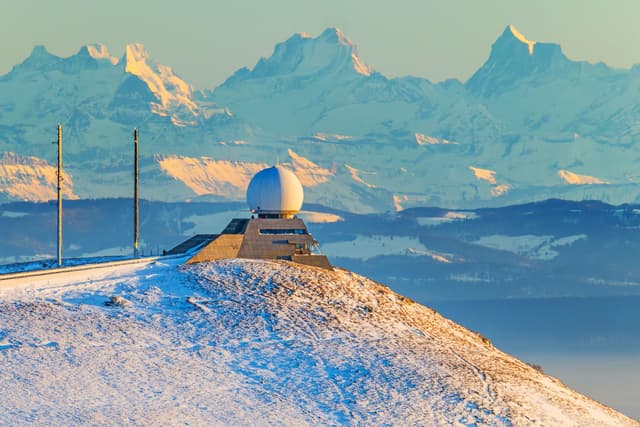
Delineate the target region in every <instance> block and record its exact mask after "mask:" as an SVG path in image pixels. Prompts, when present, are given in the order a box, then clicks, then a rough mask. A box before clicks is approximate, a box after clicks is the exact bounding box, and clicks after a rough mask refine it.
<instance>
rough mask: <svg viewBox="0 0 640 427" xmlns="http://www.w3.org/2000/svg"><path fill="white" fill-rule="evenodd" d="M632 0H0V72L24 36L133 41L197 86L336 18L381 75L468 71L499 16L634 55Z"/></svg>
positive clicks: (71, 42) (499, 27)
mask: <svg viewBox="0 0 640 427" xmlns="http://www.w3.org/2000/svg"><path fill="white" fill-rule="evenodd" d="M639 18H640V2H639V1H637V0H624V1H623V0H608V1H595V0H582V1H580V0H560V1H558V0H535V1H527V2H525V1H517V0H494V1H491V0H485V1H477V0H466V1H463V0H446V1H445V0H436V1H433V0H405V1H402V0H397V1H393V2H391V1H379V0H366V1H365V0H351V1H349V0H316V1H313V2H311V1H305V0H271V1H267V0H229V1H224V2H223V1H215V0H181V1H166V0H155V1H148V0H109V1H94V0H0V40H1V41H0V43H1V46H2V49H1V50H0V52H1V54H0V74H4V73H6V72H8V71H9V70H10V69H11V67H12V66H13V65H15V64H17V63H19V62H21V61H22V60H23V59H24V58H25V57H26V56H27V55H28V54H29V52H30V51H31V49H32V48H33V46H34V45H36V44H44V45H45V46H47V48H48V49H49V50H50V51H51V52H52V53H54V54H56V55H59V56H69V55H71V54H73V53H75V52H76V51H77V50H78V49H79V48H80V46H82V45H83V44H86V43H91V42H101V43H104V44H106V45H107V47H108V48H109V50H110V51H111V53H112V54H113V55H114V56H118V57H120V56H121V55H122V53H123V51H124V45H125V44H126V43H132V42H141V43H143V44H145V46H146V47H147V50H148V51H149V53H150V54H151V56H152V57H153V58H155V59H156V60H157V61H158V62H160V63H163V64H166V65H169V66H171V67H173V68H174V70H175V71H176V72H177V73H178V74H179V75H181V76H182V77H183V78H184V79H185V80H187V81H188V82H189V83H191V84H193V85H195V86H196V87H197V88H212V87H214V86H216V85H218V84H220V83H221V82H222V81H223V80H224V79H225V78H226V77H228V76H229V75H230V74H231V73H232V72H233V71H235V70H236V69H238V68H239V67H242V66H253V65H254V64H255V63H256V61H257V60H258V59H259V58H260V57H261V56H268V55H269V54H271V52H272V50H273V46H274V45H275V44H276V43H277V42H280V41H283V40H285V39H286V38H288V37H289V36H290V35H291V34H293V33H295V32H302V31H304V32H307V33H310V34H311V35H313V36H315V35H318V34H319V33H320V32H321V31H322V30H323V29H324V28H326V27H330V26H335V27H339V28H341V29H342V30H343V31H344V32H345V34H347V35H348V36H349V37H350V38H351V39H352V40H353V41H354V42H355V43H356V44H357V45H358V47H359V50H360V54H361V57H362V59H364V60H365V61H366V62H367V63H369V64H370V65H372V66H373V68H374V69H375V70H377V71H380V72H382V73H383V74H385V75H387V76H402V75H415V76H421V77H426V78H429V79H431V80H433V81H440V80H443V79H445V78H449V77H455V78H459V79H462V80H466V79H467V78H468V77H469V76H470V75H471V73H473V71H474V70H475V69H477V68H478V67H479V66H480V65H481V64H482V62H484V60H485V59H486V58H487V55H488V53H489V49H490V46H491V43H493V41H494V40H495V39H496V37H497V36H498V35H499V34H500V33H501V32H502V31H503V30H504V28H505V27H506V25H507V24H509V23H512V24H514V25H515V26H516V27H517V28H518V29H519V30H520V31H521V32H522V33H523V34H524V35H525V36H527V37H528V38H529V39H531V40H536V41H553V42H557V43H559V44H561V45H562V47H563V50H564V52H565V53H566V54H567V55H568V56H569V57H570V58H572V59H582V60H588V61H591V62H597V61H604V62H606V63H608V64H610V65H612V66H616V67H629V66H630V65H632V64H634V63H640V25H638V24H637V22H638V20H639Z"/></svg>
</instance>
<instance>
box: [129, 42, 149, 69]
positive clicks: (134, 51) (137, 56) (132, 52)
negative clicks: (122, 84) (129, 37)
mask: <svg viewBox="0 0 640 427" xmlns="http://www.w3.org/2000/svg"><path fill="white" fill-rule="evenodd" d="M149 59H150V57H149V54H148V53H147V49H145V47H144V45H143V44H142V43H131V44H128V45H126V46H125V48H124V64H125V66H126V67H129V65H131V66H134V64H136V63H140V62H147V61H148V60H149Z"/></svg>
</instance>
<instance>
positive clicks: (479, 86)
mask: <svg viewBox="0 0 640 427" xmlns="http://www.w3.org/2000/svg"><path fill="white" fill-rule="evenodd" d="M570 64H571V62H570V61H569V60H568V59H567V57H566V56H565V55H564V54H563V53H562V49H561V48H560V45H558V44H555V43H542V42H535V41H531V40H529V39H528V38H527V37H525V36H524V35H523V34H522V33H521V32H520V31H519V30H518V29H517V28H516V27H515V26H513V25H507V27H506V28H505V30H504V31H503V33H502V34H501V35H500V37H498V39H497V40H496V41H495V42H494V43H493V45H492V46H491V53H490V54H489V59H487V62H485V64H484V65H483V66H482V67H481V68H480V69H478V71H476V72H475V73H474V75H473V76H472V77H471V78H470V79H469V81H468V83H467V85H468V86H469V87H470V89H471V90H472V91H473V92H476V93H478V92H480V93H484V94H485V95H486V94H487V92H490V91H502V90H504V89H505V88H510V87H512V86H513V84H514V82H515V81H517V80H519V79H523V78H527V77H530V76H531V75H534V74H540V73H546V72H549V71H559V70H560V69H562V68H566V67H567V66H569V65H570Z"/></svg>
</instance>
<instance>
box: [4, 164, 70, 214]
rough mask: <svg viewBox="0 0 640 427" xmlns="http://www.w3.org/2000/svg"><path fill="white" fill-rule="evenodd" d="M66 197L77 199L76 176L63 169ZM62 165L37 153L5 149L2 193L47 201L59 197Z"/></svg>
mask: <svg viewBox="0 0 640 427" xmlns="http://www.w3.org/2000/svg"><path fill="white" fill-rule="evenodd" d="M62 177H63V181H64V197H65V198H66V199H77V198H78V196H77V195H75V194H74V193H73V179H72V178H71V176H70V175H69V174H68V173H66V172H65V171H62ZM57 185H58V169H57V166H56V165H50V164H49V163H47V162H46V161H44V160H42V159H39V158H37V157H33V156H28V157H27V156H20V155H17V154H15V153H11V152H5V153H4V154H3V155H2V157H0V193H6V194H7V195H9V196H11V197H13V198H15V199H18V200H30V201H36V202H46V201H47V200H52V199H55V198H56V197H57Z"/></svg>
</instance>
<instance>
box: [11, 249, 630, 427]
mask: <svg viewBox="0 0 640 427" xmlns="http://www.w3.org/2000/svg"><path fill="white" fill-rule="evenodd" d="M180 262H181V260H179V259H174V260H165V261H157V262H151V263H148V264H137V265H124V266H114V267H111V268H106V269H98V270H85V271H76V272H67V273H62V274H57V275H48V276H41V277H40V278H38V279H33V278H31V279H27V280H25V279H21V280H14V281H3V280H0V361H1V362H2V366H3V369H2V370H0V387H1V389H2V390H3V399H2V400H0V412H1V413H2V414H3V420H2V421H3V423H7V424H11V425H15V424H27V423H28V424H40V425H44V424H47V425H52V424H53V425H69V424H74V425H76V424H133V425H159V424H162V425H176V424H195V425H247V424H251V425H336V424H349V425H496V426H512V425H532V424H536V425H584V426H589V425H611V426H614V425H615V426H623V425H629V426H630V425H637V423H635V422H634V421H633V420H631V419H629V418H626V417H624V416H623V415H621V414H619V413H617V412H615V411H613V410H612V409H609V408H607V407H605V406H603V405H601V404H599V403H597V402H595V401H593V400H591V399H589V398H587V397H585V396H582V395H580V394H578V393H576V392H574V391H572V390H570V389H568V388H567V387H565V386H564V385H562V384H561V383H560V382H559V381H557V380H555V379H553V378H551V377H548V376H545V375H543V374H542V373H540V372H538V371H537V370H535V369H533V368H532V367H530V366H528V365H527V364H525V363H523V362H520V361H519V360H517V359H515V358H513V357H510V356H508V355H506V354H504V353H502V352H500V351H499V350H497V349H495V348H494V347H492V346H491V344H490V343H489V342H488V341H487V340H485V339H483V338H482V337H481V336H479V335H478V334H475V333H473V332H470V331H468V330H466V329H464V328H462V327H460V326H458V325H457V324H455V323H453V322H451V321H449V320H447V319H445V318H443V317H441V316H440V315H438V314H437V313H436V312H434V311H433V310H431V309H429V308H427V307H424V306H422V305H419V304H417V303H414V302H413V301H410V300H408V299H406V298H404V297H402V296H400V295H398V294H395V293H393V292H391V291H390V290H389V289H388V288H387V287H385V286H382V285H380V284H377V283H375V282H372V281H370V280H368V279H366V278H363V277H361V276H358V275H356V274H353V273H350V272H346V271H335V272H331V271H326V270H322V269H316V268H313V267H304V266H299V265H295V264H291V263H286V262H265V261H249V260H226V261H220V262H215V263H203V264H199V265H195V266H188V267H186V266H179V265H178V264H179V263H180Z"/></svg>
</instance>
